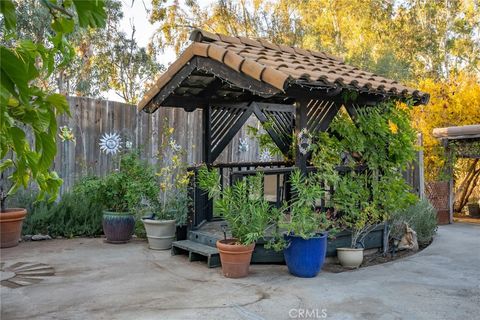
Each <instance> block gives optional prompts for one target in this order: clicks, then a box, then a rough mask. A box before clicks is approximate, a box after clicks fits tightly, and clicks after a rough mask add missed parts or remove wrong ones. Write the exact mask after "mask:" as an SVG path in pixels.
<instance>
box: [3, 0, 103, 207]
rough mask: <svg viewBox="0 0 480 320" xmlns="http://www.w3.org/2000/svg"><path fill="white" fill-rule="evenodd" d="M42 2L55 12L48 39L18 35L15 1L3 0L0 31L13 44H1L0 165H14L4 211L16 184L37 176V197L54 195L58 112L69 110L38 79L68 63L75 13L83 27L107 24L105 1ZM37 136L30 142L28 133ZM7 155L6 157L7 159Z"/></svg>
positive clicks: (57, 183) (58, 183)
mask: <svg viewBox="0 0 480 320" xmlns="http://www.w3.org/2000/svg"><path fill="white" fill-rule="evenodd" d="M42 4H43V5H44V6H45V7H46V8H47V9H48V10H49V12H50V14H51V18H53V20H52V24H51V27H52V29H53V31H54V34H53V35H52V36H51V37H49V41H48V44H44V43H38V42H33V41H31V40H26V39H24V38H21V37H19V36H18V35H17V34H16V30H15V27H16V21H17V19H16V13H15V6H14V4H13V2H12V1H11V0H4V1H2V4H1V5H0V10H1V13H2V15H3V17H4V20H5V23H4V24H3V25H2V34H3V35H4V36H5V38H6V39H7V40H9V44H8V45H7V44H6V45H3V44H2V45H1V46H0V55H1V57H2V64H1V66H0V74H1V77H0V158H1V159H2V162H1V165H0V168H1V170H2V171H1V173H2V174H3V172H4V170H6V169H7V168H11V169H12V170H13V173H12V174H11V176H10V177H9V180H11V182H12V184H11V186H10V187H8V186H6V185H4V183H5V180H4V179H3V176H2V185H1V188H0V189H1V190H0V193H1V195H0V200H1V202H2V210H3V209H4V208H5V199H6V197H7V196H9V195H12V194H13V193H15V192H16V191H17V190H18V188H20V187H23V188H26V187H27V185H28V183H29V181H30V180H31V179H33V180H34V181H35V182H36V183H37V184H38V187H39V189H40V193H39V197H40V198H43V197H45V195H46V194H49V195H50V200H53V199H55V198H56V195H57V193H58V190H59V188H60V186H61V183H62V180H61V179H60V178H59V177H58V175H57V174H56V173H55V172H53V171H50V165H51V163H52V162H53V159H54V157H55V154H56V152H57V149H56V144H55V136H56V133H57V122H56V117H57V116H59V115H61V114H64V113H67V114H68V113H69V108H68V104H67V101H66V98H65V97H64V96H62V95H60V94H56V93H51V92H48V91H44V90H42V89H41V88H40V87H39V86H37V85H36V84H35V81H36V80H38V79H42V78H46V77H48V76H50V75H51V74H52V73H53V71H54V64H55V61H61V62H60V64H59V65H60V66H62V65H67V64H68V63H69V62H70V60H71V58H72V55H73V48H72V47H71V45H70V43H69V42H68V41H67V38H66V36H67V35H68V34H69V33H71V32H72V31H73V27H74V25H75V22H74V15H75V14H76V15H77V17H78V19H79V22H80V26H81V27H92V28H95V27H103V26H104V25H105V19H104V18H105V13H104V2H103V1H100V0H92V1H65V2H63V3H62V6H59V5H58V4H57V2H56V1H52V0H45V1H42ZM28 133H31V134H32V135H33V137H34V146H31V145H30V142H29V140H28V138H27V134H28ZM7 156H8V159H5V158H6V157H7Z"/></svg>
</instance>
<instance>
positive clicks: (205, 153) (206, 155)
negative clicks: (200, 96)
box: [202, 106, 213, 164]
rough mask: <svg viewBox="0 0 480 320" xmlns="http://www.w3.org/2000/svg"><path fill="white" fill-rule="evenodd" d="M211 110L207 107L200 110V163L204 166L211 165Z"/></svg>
mask: <svg viewBox="0 0 480 320" xmlns="http://www.w3.org/2000/svg"><path fill="white" fill-rule="evenodd" d="M210 114H211V108H210V106H207V107H205V108H203V110H202V120H203V121H202V124H203V126H202V135H203V139H202V140H203V146H202V161H203V162H205V163H206V164H211V163H213V160H212V150H211V148H212V146H211V144H212V130H211V129H212V128H211V121H210Z"/></svg>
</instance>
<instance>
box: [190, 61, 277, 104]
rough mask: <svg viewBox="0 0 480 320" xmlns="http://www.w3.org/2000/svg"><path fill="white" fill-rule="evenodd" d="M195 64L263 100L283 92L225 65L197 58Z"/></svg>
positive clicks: (198, 67)
mask: <svg viewBox="0 0 480 320" xmlns="http://www.w3.org/2000/svg"><path fill="white" fill-rule="evenodd" d="M192 60H194V64H195V65H196V67H197V69H199V70H203V71H205V72H207V73H209V74H212V75H214V76H216V77H219V78H221V79H224V80H225V81H228V82H230V83H231V84H233V85H234V86H236V87H238V88H241V89H244V90H246V91H250V92H251V93H253V94H254V95H257V96H259V97H263V98H269V97H272V96H274V95H276V94H279V93H281V91H280V90H279V89H277V88H275V87H273V86H271V85H269V84H267V83H265V82H262V81H259V80H256V79H253V78H252V77H249V76H247V75H244V74H243V73H240V72H238V71H235V70H233V69H231V68H230V67H228V66H226V65H225V64H223V63H221V62H218V61H216V60H212V59H209V58H204V57H195V58H193V59H192Z"/></svg>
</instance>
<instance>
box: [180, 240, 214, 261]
mask: <svg viewBox="0 0 480 320" xmlns="http://www.w3.org/2000/svg"><path fill="white" fill-rule="evenodd" d="M185 253H188V260H189V261H207V266H208V267H209V268H215V267H219V266H220V255H219V253H218V250H217V248H214V247H212V246H208V245H205V244H202V243H198V242H195V241H192V240H181V241H175V242H173V243H172V255H174V256H175V255H178V254H185Z"/></svg>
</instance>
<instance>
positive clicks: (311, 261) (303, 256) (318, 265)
mask: <svg viewBox="0 0 480 320" xmlns="http://www.w3.org/2000/svg"><path fill="white" fill-rule="evenodd" d="M284 237H285V240H286V241H287V242H288V243H289V245H288V247H287V248H285V249H284V250H283V254H284V256H285V262H286V263H287V267H288V271H289V272H290V273H291V274H293V275H294V276H297V277H301V278H313V277H315V276H316V275H317V274H318V273H319V272H320V270H321V269H322V266H323V263H324V261H325V255H326V253H327V234H326V233H324V234H317V235H316V236H315V237H312V238H310V239H303V238H302V237H299V236H294V235H285V236H284Z"/></svg>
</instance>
